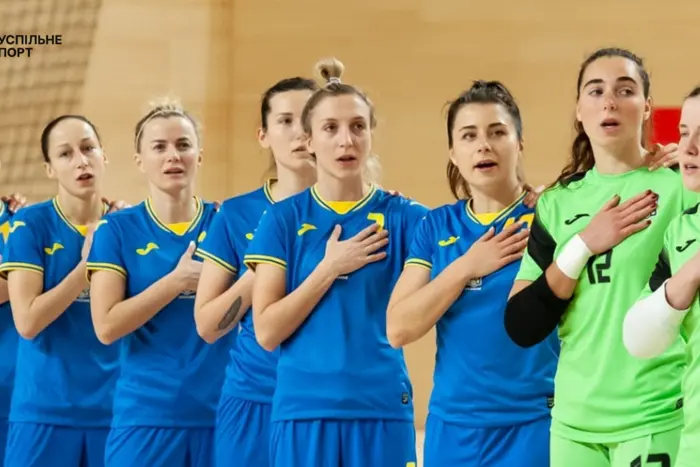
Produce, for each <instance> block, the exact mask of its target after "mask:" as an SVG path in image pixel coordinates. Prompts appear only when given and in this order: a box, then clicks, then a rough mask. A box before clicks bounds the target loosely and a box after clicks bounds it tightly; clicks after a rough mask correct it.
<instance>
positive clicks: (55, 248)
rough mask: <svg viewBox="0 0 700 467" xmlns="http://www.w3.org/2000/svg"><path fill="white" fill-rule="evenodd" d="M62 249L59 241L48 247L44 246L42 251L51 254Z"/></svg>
mask: <svg viewBox="0 0 700 467" xmlns="http://www.w3.org/2000/svg"><path fill="white" fill-rule="evenodd" d="M62 249H63V245H61V244H60V243H54V244H53V245H51V246H50V247H48V248H44V253H46V254H47V255H49V256H52V255H53V254H54V253H56V252H57V251H58V250H62Z"/></svg>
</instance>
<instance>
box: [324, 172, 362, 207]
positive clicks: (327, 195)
mask: <svg viewBox="0 0 700 467" xmlns="http://www.w3.org/2000/svg"><path fill="white" fill-rule="evenodd" d="M316 189H317V190H318V193H319V194H320V195H321V198H323V199H324V200H325V201H331V202H332V201H359V200H361V199H362V197H363V196H364V195H365V193H367V191H368V190H369V186H368V185H367V184H365V183H364V182H363V180H362V177H357V178H353V179H346V180H339V179H337V178H335V177H333V176H331V175H327V174H322V173H319V177H318V182H317V183H316Z"/></svg>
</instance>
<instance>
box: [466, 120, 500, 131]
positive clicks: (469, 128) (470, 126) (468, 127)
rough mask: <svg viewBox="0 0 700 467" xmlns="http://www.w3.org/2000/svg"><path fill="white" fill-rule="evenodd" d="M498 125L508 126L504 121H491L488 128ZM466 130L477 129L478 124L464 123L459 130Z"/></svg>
mask: <svg viewBox="0 0 700 467" xmlns="http://www.w3.org/2000/svg"><path fill="white" fill-rule="evenodd" d="M497 126H508V125H506V124H505V123H503V122H494V123H489V126H488V128H493V127H497ZM464 130H476V125H464V126H463V127H461V128H460V129H459V131H464Z"/></svg>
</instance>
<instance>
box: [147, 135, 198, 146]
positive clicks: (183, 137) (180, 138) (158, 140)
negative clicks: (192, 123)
mask: <svg viewBox="0 0 700 467" xmlns="http://www.w3.org/2000/svg"><path fill="white" fill-rule="evenodd" d="M175 141H176V142H179V141H190V137H189V136H180V137H179V138H178V139H176V140H175ZM167 142H168V140H167V139H162V138H159V139H153V140H151V144H152V143H167Z"/></svg>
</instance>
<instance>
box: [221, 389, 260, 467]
mask: <svg viewBox="0 0 700 467" xmlns="http://www.w3.org/2000/svg"><path fill="white" fill-rule="evenodd" d="M271 415H272V404H262V403H259V402H251V401H247V400H243V399H238V398H236V397H230V396H222V397H221V401H220V402H219V408H218V410H217V414H216V431H215V438H216V439H215V442H214V443H215V447H214V450H215V454H214V460H215V465H216V466H217V467H230V466H232V465H242V466H243V465H251V466H257V465H260V466H263V467H267V465H268V464H269V463H270V461H269V459H270V417H271Z"/></svg>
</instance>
